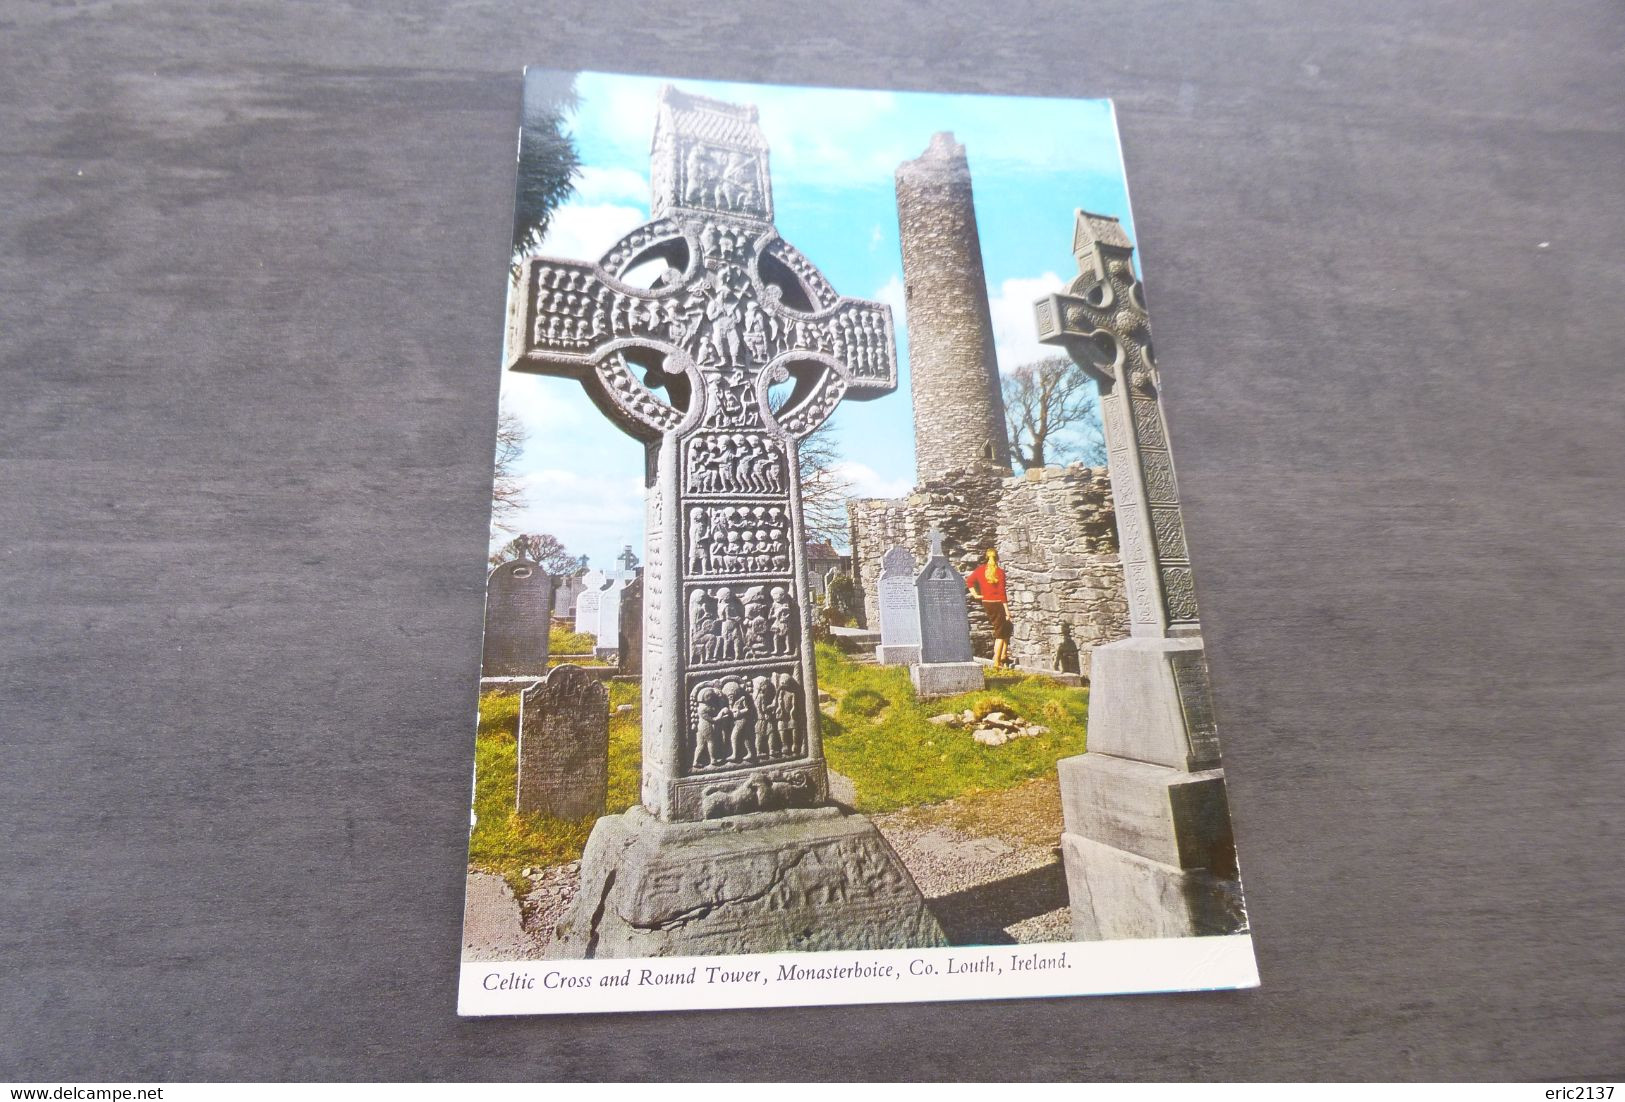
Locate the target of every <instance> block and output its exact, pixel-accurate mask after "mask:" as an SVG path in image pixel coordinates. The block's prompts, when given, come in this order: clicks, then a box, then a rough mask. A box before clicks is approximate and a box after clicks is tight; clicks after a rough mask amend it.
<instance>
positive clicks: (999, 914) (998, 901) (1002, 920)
mask: <svg viewBox="0 0 1625 1102" xmlns="http://www.w3.org/2000/svg"><path fill="white" fill-rule="evenodd" d="M925 905H926V906H927V907H929V908H930V909H931V913H932V914H933V915H935V916H936V919H937V922H938V923H939V924H941V926H942V932H943V933H945V934H947V935H948V942H949V944H951V945H1014V944H1015V943H1016V939H1015V938H1013V937H1011V936H1010V935H1009V934H1007V933H1005V927H1007V926H1013V925H1014V924H1016V923H1017V922H1021V921H1024V920H1025V919H1029V918H1037V917H1038V916H1039V915H1041V914H1047V913H1048V912H1050V911H1053V910H1055V909H1056V908H1057V907H1065V906H1066V905H1067V899H1066V873H1065V872H1064V871H1063V870H1062V868H1061V862H1060V859H1059V858H1057V859H1056V860H1055V861H1053V862H1051V863H1050V864H1048V865H1045V866H1043V867H1042V868H1037V869H1033V870H1032V871H1031V872H1024V873H1020V874H1018V875H1016V876H1007V877H1005V878H1004V879H1003V880H991V881H989V882H988V883H986V884H978V885H976V887H974V888H966V889H965V890H964V891H962V892H954V893H953V894H952V895H943V896H938V897H937V898H936V899H928V900H926V904H925Z"/></svg>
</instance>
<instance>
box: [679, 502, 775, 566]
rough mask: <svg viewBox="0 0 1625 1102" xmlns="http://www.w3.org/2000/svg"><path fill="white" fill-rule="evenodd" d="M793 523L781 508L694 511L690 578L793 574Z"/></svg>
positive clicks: (717, 507) (718, 507)
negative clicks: (790, 537) (791, 553)
mask: <svg viewBox="0 0 1625 1102" xmlns="http://www.w3.org/2000/svg"><path fill="white" fill-rule="evenodd" d="M789 531H790V518H789V514H788V512H787V510H786V509H785V508H784V507H783V506H781V505H756V506H749V505H695V506H692V507H691V508H690V509H689V511H688V572H689V573H690V574H691V575H693V576H697V577H705V576H723V575H730V574H767V573H783V572H785V571H787V570H789V569H790V542H789V540H788V538H787V537H788V535H789Z"/></svg>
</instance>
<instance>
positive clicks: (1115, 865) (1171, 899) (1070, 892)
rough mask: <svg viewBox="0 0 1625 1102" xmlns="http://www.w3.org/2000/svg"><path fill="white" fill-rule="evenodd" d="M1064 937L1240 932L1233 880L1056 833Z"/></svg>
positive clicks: (1242, 922) (1242, 918) (1241, 915)
mask: <svg viewBox="0 0 1625 1102" xmlns="http://www.w3.org/2000/svg"><path fill="white" fill-rule="evenodd" d="M1061 860H1062V863H1063V864H1064V865H1065V867H1066V890H1067V896H1068V897H1069V898H1070V900H1071V903H1072V936H1073V937H1074V938H1076V939H1077V940H1078V941H1102V940H1107V941H1109V940H1114V939H1117V938H1152V937H1203V936H1207V935H1217V934H1233V933H1237V932H1238V931H1241V930H1244V929H1246V926H1247V916H1246V914H1245V912H1244V911H1243V910H1242V897H1241V884H1240V883H1239V882H1238V881H1236V880H1232V879H1226V878H1224V877H1220V876H1215V875H1214V874H1212V873H1210V872H1208V871H1207V870H1205V869H1180V868H1176V867H1174V866H1172V865H1164V864H1163V863H1161V862H1160V861H1153V860H1151V859H1150V858H1147V857H1141V856H1140V855H1139V854H1137V853H1133V852H1131V851H1129V850H1122V849H1118V848H1116V847H1115V846H1109V845H1105V844H1102V843H1100V842H1091V841H1090V840H1089V839H1087V838H1084V837H1081V836H1079V835H1077V834H1063V835H1061Z"/></svg>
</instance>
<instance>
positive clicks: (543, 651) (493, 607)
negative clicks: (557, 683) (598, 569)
mask: <svg viewBox="0 0 1625 1102" xmlns="http://www.w3.org/2000/svg"><path fill="white" fill-rule="evenodd" d="M552 614H553V579H552V578H550V577H548V576H547V573H546V572H545V571H544V570H542V568H541V567H540V566H539V565H537V564H536V563H534V562H531V561H530V560H529V559H514V560H513V561H511V562H505V563H502V564H501V565H500V566H498V567H496V568H495V569H494V570H492V571H491V573H490V574H489V575H487V577H486V579H485V644H484V648H483V653H482V657H481V660H480V677H482V678H493V677H543V676H545V675H546V674H547V629H548V626H549V623H550V621H551V618H552Z"/></svg>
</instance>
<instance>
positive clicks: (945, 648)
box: [909, 525, 987, 698]
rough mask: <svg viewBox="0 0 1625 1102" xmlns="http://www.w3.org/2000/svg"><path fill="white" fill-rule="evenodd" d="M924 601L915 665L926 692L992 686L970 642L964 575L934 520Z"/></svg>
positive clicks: (920, 594)
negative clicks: (947, 551)
mask: <svg viewBox="0 0 1625 1102" xmlns="http://www.w3.org/2000/svg"><path fill="white" fill-rule="evenodd" d="M914 588H915V593H916V595H917V599H918V601H919V607H920V660H919V662H917V663H916V664H914V665H913V666H910V667H909V676H910V677H911V678H912V679H913V681H914V691H915V693H916V694H918V695H919V696H920V697H921V698H926V697H933V696H951V695H953V694H954V693H968V692H974V691H975V690H977V689H982V688H985V687H986V686H987V678H986V676H985V675H984V674H983V673H982V666H981V664H980V663H979V662H977V661H976V656H975V655H974V654H973V653H972V652H971V646H970V609H969V607H968V606H967V605H966V603H965V601H966V596H965V595H966V593H968V592H969V590H968V588H967V587H966V585H965V579H964V577H963V576H962V575H961V574H960V573H959V571H957V570H955V569H954V564H953V563H952V562H950V561H949V559H948V556H947V555H944V554H943V553H942V533H941V532H940V531H939V530H938V529H937V528H936V526H934V525H933V526H932V528H931V553H930V555H929V556H927V558H926V560H925V565H924V566H923V567H921V568H920V573H919V576H918V577H917V578H916V579H915V580H914Z"/></svg>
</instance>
